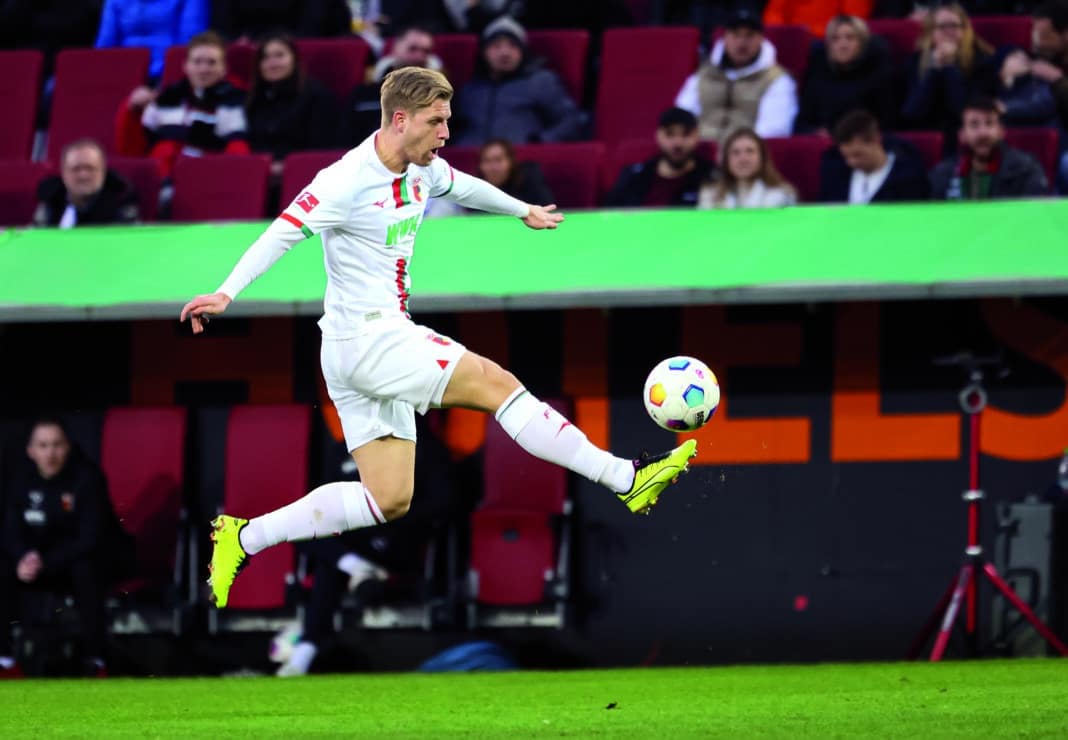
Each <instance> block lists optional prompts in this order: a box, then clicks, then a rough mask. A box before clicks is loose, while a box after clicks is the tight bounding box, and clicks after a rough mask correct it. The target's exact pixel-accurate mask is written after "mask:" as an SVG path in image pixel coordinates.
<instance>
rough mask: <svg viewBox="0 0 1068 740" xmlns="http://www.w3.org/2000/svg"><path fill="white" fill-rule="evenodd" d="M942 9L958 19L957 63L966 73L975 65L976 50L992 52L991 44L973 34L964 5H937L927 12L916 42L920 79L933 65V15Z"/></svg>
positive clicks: (973, 30)
mask: <svg viewBox="0 0 1068 740" xmlns="http://www.w3.org/2000/svg"><path fill="white" fill-rule="evenodd" d="M942 10H948V11H949V12H951V13H953V14H954V15H955V16H957V19H958V20H959V21H960V24H961V38H960V49H959V51H958V52H957V64H958V66H959V67H960V68H961V69H962V70H964V72H965V73H966V74H969V75H970V74H971V73H972V67H974V66H975V52H976V51H980V52H982V53H983V54H988V55H989V54H993V53H994V47H993V46H991V45H990V44H988V43H987V42H986V41H983V39H981V38H979V37H978V36H976V35H975V29H974V28H973V27H972V20H971V18H969V17H968V11H967V10H965V9H964V6H962V5H961V4H960V3H949V4H946V5H939V6H938V7H936V8H935V9H934V10H932V11H931V12H930V13H928V14H927V17H926V18H925V19H924V21H923V36H921V37H920V41H919V43H918V44H917V46H918V48H919V50H920V78H921V79H922V78H923V77H926V76H927V73H928V72H930V71H931V67H933V66H934V31H935V16H936V15H937V14H938V12H939V11H942Z"/></svg>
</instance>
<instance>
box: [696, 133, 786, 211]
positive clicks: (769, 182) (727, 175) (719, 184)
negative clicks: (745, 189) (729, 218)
mask: <svg viewBox="0 0 1068 740" xmlns="http://www.w3.org/2000/svg"><path fill="white" fill-rule="evenodd" d="M739 139H752V140H753V142H754V143H755V144H756V145H757V150H758V151H759V152H760V170H759V171H758V172H757V175H756V177H755V178H754V179H755V180H760V181H761V182H763V183H764V185H766V186H767V187H769V188H783V189H784V190H786V191H787V192H788V193H790V194H791V195H793V196H795V197H796V195H797V190H796V189H795V188H794V186H793V185H791V184H790V182H789V181H788V180H787V179H786V178H785V177H783V176H782V173H781V172H779V169H778V168H777V167H776V166H775V163H774V162H772V161H771V152H769V151H768V145H767V142H765V141H764V140H763V139H762V138H760V135H759V134H758V133H757V132H756V131H754V130H753V129H751V128H740V129H736V130H735V131H734V133H732V134H731V135H730V136H728V137H727V140H726V141H725V142H724V143H723V149H722V150H721V151H722V154H721V160H722V165H723V166H722V168H721V169H720V172H719V177H718V178H717V180H716V182H715V183H714V184H713V186H712V201H713V202H714V203H723V201H724V200H725V199H726V198H727V195H728V194H730V193H735V194H738V186H739V184H740V183H739V182H738V178H737V177H735V176H734V173H733V172H731V168H730V154H731V147H732V146H734V142H736V141H738V140H739Z"/></svg>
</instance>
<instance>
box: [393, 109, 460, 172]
mask: <svg viewBox="0 0 1068 740" xmlns="http://www.w3.org/2000/svg"><path fill="white" fill-rule="evenodd" d="M451 117H452V106H451V105H450V104H449V101H448V100H435V101H434V102H433V103H431V104H430V105H429V106H427V107H426V108H421V109H419V110H418V111H416V112H415V114H414V115H412V116H410V117H409V118H408V119H407V120H406V121H405V126H404V131H403V132H402V136H403V137H404V139H403V140H404V153H405V156H406V157H407V159H408V161H409V162H413V163H415V164H417V165H420V166H421V167H426V166H427V165H429V164H430V163H431V162H432V161H433V160H434V157H436V156H438V149H440V148H441V147H443V146H445V142H446V141H448V140H449V118H451Z"/></svg>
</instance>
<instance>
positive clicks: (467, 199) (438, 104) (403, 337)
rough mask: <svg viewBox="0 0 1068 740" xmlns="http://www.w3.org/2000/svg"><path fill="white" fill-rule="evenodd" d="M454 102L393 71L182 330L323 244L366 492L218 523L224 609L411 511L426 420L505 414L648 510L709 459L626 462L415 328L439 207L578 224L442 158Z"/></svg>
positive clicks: (427, 74)
mask: <svg viewBox="0 0 1068 740" xmlns="http://www.w3.org/2000/svg"><path fill="white" fill-rule="evenodd" d="M452 94H453V90H452V86H451V85H450V84H449V82H448V80H447V79H445V77H444V75H442V74H441V73H440V72H435V71H432V70H428V69H423V68H419V67H405V68H402V69H398V70H396V71H394V72H392V73H390V74H389V75H388V76H387V77H386V79H385V81H384V82H383V85H382V128H381V129H379V131H377V132H376V133H375V134H372V135H371V136H370V137H368V138H367V139H366V140H365V141H364V142H363V143H362V144H360V145H359V146H357V147H356V148H355V149H352V150H351V151H349V152H348V153H346V154H345V156H343V157H342V158H341V159H340V160H338V161H337V162H335V163H334V164H332V165H330V166H329V167H327V168H325V169H324V170H322V171H320V172H319V174H318V175H316V177H315V179H313V180H312V182H311V184H310V185H309V186H308V188H307V189H306V190H305V191H304V192H302V193H301V194H300V195H298V196H297V197H296V199H295V200H294V201H293V202H292V203H291V204H290V205H289V206H288V207H287V208H286V209H285V210H284V211H283V212H282V214H281V215H280V216H279V217H278V218H277V219H275V221H274V222H273V223H272V224H271V225H270V226H269V227H268V228H267V230H266V231H265V232H264V233H263V235H262V236H260V238H259V239H257V240H256V241H255V242H254V243H253V244H252V246H251V247H249V248H248V251H246V252H245V254H244V256H242V257H241V259H240V260H239V261H238V263H237V265H236V266H235V267H234V269H233V272H231V273H230V276H229V277H228V278H227V279H226V281H225V282H224V283H223V284H222V286H221V287H220V288H219V290H218V291H216V292H215V293H212V294H210V295H201V296H197V297H196V298H194V299H193V300H192V301H190V302H189V303H187V304H186V305H185V307H184V308H183V309H182V314H181V319H182V321H185V320H186V319H187V318H188V319H190V322H191V324H192V328H193V333H194V334H199V333H200V332H202V331H204V325H205V323H206V322H207V321H208V320H209V318H210V317H212V316H217V315H219V314H221V313H222V312H223V311H225V310H226V307H227V306H228V305H230V303H231V302H232V301H233V300H234V299H235V298H236V297H237V295H238V294H239V293H240V292H241V290H242V289H244V288H245V287H246V286H248V285H249V283H251V282H252V281H253V280H255V279H256V278H257V277H258V276H260V275H262V274H263V273H264V272H265V271H266V270H267V269H268V268H269V267H270V266H271V265H272V264H274V262H275V261H276V260H278V258H279V257H281V256H282V254H284V253H285V252H286V250H288V249H290V248H291V247H292V246H293V245H294V244H296V243H297V242H299V241H301V240H303V239H305V238H307V237H310V236H312V235H314V234H322V242H323V252H324V256H325V261H326V274H327V287H326V297H325V299H324V315H323V317H322V319H321V320H320V321H319V326H320V328H321V329H322V332H323V343H322V352H321V362H322V369H323V376H324V378H325V379H326V385H327V390H328V391H329V393H330V398H331V399H332V400H333V402H334V404H335V406H336V407H337V410H338V414H339V415H340V417H341V425H342V428H343V430H344V432H345V441H346V444H347V445H348V448H349V450H350V452H351V453H352V457H353V460H355V462H356V466H357V468H358V469H359V471H360V482H358V483H357V482H353V481H345V482H335V483H328V484H326V485H324V486H320V487H319V488H316V489H315V490H313V491H312V492H311V493H309V494H307V495H306V496H304V498H301V499H299V500H297V501H295V502H293V503H291V504H289V505H287V506H284V507H282V508H281V509H278V510H276V511H273V512H270V513H268V514H265V515H263V516H260V517H256V518H254V519H252V520H251V521H249V520H245V519H240V518H237V517H234V516H228V515H225V514H224V515H220V516H218V517H216V518H215V519H214V520H213V521H212V533H211V539H212V541H213V542H214V545H213V548H212V554H211V563H210V565H209V566H208V569H209V571H210V576H209V578H208V585H209V586H210V587H211V594H210V597H209V598H210V600H211V602H212V603H213V604H214V605H215V606H216V607H218V608H222V607H225V606H226V603H227V600H228V597H229V593H230V586H231V585H232V584H233V581H234V578H235V577H236V576H237V573H238V571H239V570H240V569H241V567H242V566H243V565H244V564H245V563H246V562H247V560H248V558H249V557H252V556H254V555H255V554H256V553H258V552H260V551H261V550H264V549H265V548H268V547H270V546H272V545H275V544H278V543H280V542H292V541H296V540H307V539H311V538H314V537H328V536H330V535H333V534H335V533H338V532H343V531H347V530H350V529H357V528H360V527H372V526H375V525H376V524H382V523H383V522H385V521H388V520H390V519H395V518H397V517H400V516H403V515H404V513H405V512H406V511H407V510H408V504H409V502H410V501H411V498H412V487H413V477H414V471H415V411H416V410H418V411H419V413H425V412H426V410H427V409H428V408H430V407H432V406H433V407H453V406H456V407H462V408H469V409H478V410H480V411H484V412H487V413H492V414H493V415H494V416H495V418H496V419H497V422H498V423H500V425H501V426H502V427H504V429H505V430H506V431H507V432H508V433H509V435H511V437H512V438H513V439H515V441H516V442H518V443H519V444H520V445H521V446H522V447H523V448H524V449H526V450H527V451H528V452H530V453H531V454H533V455H536V456H537V457H540V458H542V459H544V460H548V461H550V462H553V463H556V464H558V465H562V466H564V467H566V468H568V469H569V470H572V471H574V472H576V473H579V474H580V475H583V476H585V477H587V478H589V479H590V480H592V481H596V482H597V483H600V484H602V485H604V486H606V487H608V488H609V489H611V490H612V491H614V492H615V493H616V494H617V495H618V496H619V498H620V500H622V501H623V503H624V504H626V506H627V507H628V508H629V509H630V510H631V511H633V512H635V513H646V512H648V510H649V508H650V507H651V506H652V505H653V504H655V503H656V500H657V498H658V497H659V496H660V494H661V492H662V491H663V490H664V489H665V488H666V487H667V486H668V485H670V484H671V483H673V482H675V480H677V478H678V476H679V474H680V473H682V472H685V471H686V469H687V467H688V465H689V459H690V458H691V457H693V456H694V455H695V454H696V452H695V449H696V446H697V445H696V442H694V441H693V440H689V441H687V442H686V443H684V444H683V445H681V446H680V447H677V448H675V449H674V450H672V451H670V452H667V453H663V454H660V455H656V456H653V457H649V456H643V457H642V458H641V459H637V460H627V459H624V458H619V457H615V456H613V455H612V454H610V453H608V452H606V451H604V450H602V449H600V448H598V447H596V446H594V445H593V444H591V443H590V441H589V440H588V439H587V438H586V435H585V434H583V433H582V432H581V431H579V430H578V429H577V428H576V427H575V426H574V425H572V424H571V422H569V421H568V420H567V419H565V418H564V417H562V416H561V415H560V414H559V413H557V412H556V411H555V410H553V408H552V407H551V406H549V405H548V404H545V403H543V402H542V401H539V400H538V399H537V398H535V397H534V395H533V394H531V393H530V392H529V391H528V390H527V389H526V388H524V387H523V386H522V385H521V384H520V382H519V381H518V380H517V379H516V377H515V376H514V375H512V374H511V373H509V372H508V371H506V370H504V369H503V368H502V367H501V366H500V365H498V364H496V363H495V362H492V361H490V360H488V359H486V358H484V357H480V356H479V355H477V354H475V353H474V352H470V351H468V350H467V349H466V348H465V347H463V346H462V345H460V344H459V343H457V342H455V341H453V340H451V339H449V338H447V337H444V336H442V335H440V334H437V333H436V332H434V331H432V330H431V329H428V328H427V327H425V326H420V325H418V324H415V323H414V322H413V321H412V320H411V318H410V317H409V315H408V290H409V287H410V280H409V276H408V265H409V262H410V261H411V258H412V246H413V244H414V241H415V235H416V231H418V229H419V224H420V222H421V220H422V218H423V211H424V210H425V208H426V201H427V198H430V197H433V198H445V199H447V200H451V201H453V202H456V203H458V204H460V205H462V206H466V207H468V208H477V209H480V210H483V211H488V212H490V213H498V214H508V215H512V216H515V217H516V218H519V219H521V220H522V221H523V223H524V224H526V225H527V226H528V227H530V228H532V229H555V228H556V227H557V225H558V224H559V223H560V222H561V221H563V218H564V217H563V216H562V215H560V214H559V213H556V212H555V210H556V206H554V205H547V206H539V205H530V204H528V203H523V202H522V201H519V200H516V199H515V198H513V197H511V196H509V195H506V194H505V193H503V192H501V191H500V190H498V189H497V188H495V187H493V186H492V185H490V184H489V183H487V182H485V181H483V180H480V179H478V178H476V177H472V176H470V175H466V174H464V173H462V172H457V171H455V170H453V169H452V167H450V166H449V165H448V164H447V163H446V162H445V160H443V159H442V158H441V157H439V156H438V150H439V149H440V148H441V147H442V146H443V145H444V144H445V142H446V140H447V139H448V138H449V125H448V121H449V116H450V115H451V110H450V101H451V99H452Z"/></svg>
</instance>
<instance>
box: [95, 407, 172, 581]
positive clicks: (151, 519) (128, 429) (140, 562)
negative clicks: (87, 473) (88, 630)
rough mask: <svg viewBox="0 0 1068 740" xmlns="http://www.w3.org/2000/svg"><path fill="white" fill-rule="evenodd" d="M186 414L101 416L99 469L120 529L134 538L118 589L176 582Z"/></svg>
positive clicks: (161, 411)
mask: <svg viewBox="0 0 1068 740" xmlns="http://www.w3.org/2000/svg"><path fill="white" fill-rule="evenodd" d="M185 429H186V411H185V409H184V408H182V407H179V406H171V407H161V408H114V409H110V410H109V411H108V412H107V414H106V415H105V417H104V429H103V434H102V439H101V453H100V457H101V467H102V468H103V470H104V474H105V475H106V476H107V480H108V491H109V492H110V494H111V502H112V505H113V506H114V508H115V514H116V515H117V516H118V518H119V521H120V522H121V524H122V528H123V529H124V530H125V531H126V533H127V534H129V535H130V536H132V537H133V540H134V572H133V579H132V580H131V581H129V582H127V583H125V584H122V585H121V587H120V589H121V590H122V591H135V590H138V589H140V588H144V587H151V586H168V585H169V586H176V585H177V584H178V583H179V578H180V575H181V574H180V571H179V569H180V567H181V562H179V548H180V547H181V546H184V542H183V541H182V540H181V539H180V530H181V528H182V527H181V521H182V494H183V487H184V480H185V475H184V474H185Z"/></svg>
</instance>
